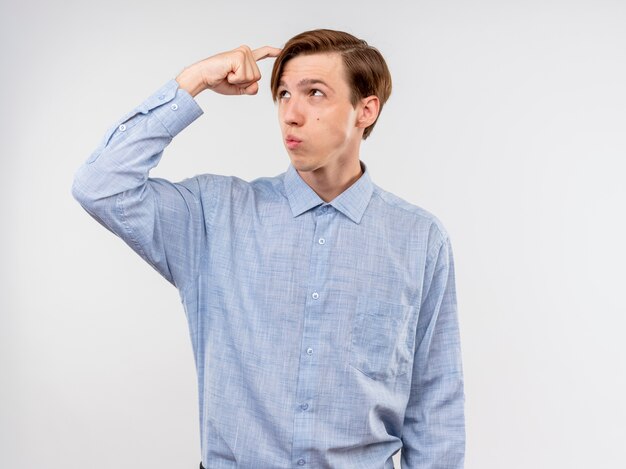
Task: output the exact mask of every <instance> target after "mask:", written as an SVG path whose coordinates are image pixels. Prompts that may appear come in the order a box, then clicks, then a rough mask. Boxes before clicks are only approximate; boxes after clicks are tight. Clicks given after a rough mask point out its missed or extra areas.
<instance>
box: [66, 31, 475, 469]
mask: <svg viewBox="0 0 626 469" xmlns="http://www.w3.org/2000/svg"><path fill="white" fill-rule="evenodd" d="M265 57H277V59H276V61H275V63H274V68H273V72H272V78H271V89H272V93H273V97H274V100H275V101H277V102H278V117H279V123H280V128H281V131H282V136H283V140H284V144H285V147H286V150H287V153H288V155H289V158H290V160H291V162H290V164H289V166H288V168H287V170H286V171H285V172H284V173H282V174H280V175H278V176H275V177H263V178H259V179H256V180H254V181H251V182H246V181H243V180H241V179H239V178H237V177H233V176H230V177H228V176H221V175H216V174H203V175H201V176H196V177H193V178H190V179H186V180H184V181H182V182H179V183H172V182H169V181H167V180H164V179H159V178H149V177H148V173H149V171H150V169H151V168H153V167H154V166H156V165H157V164H158V162H159V160H160V158H161V156H162V154H163V150H164V148H165V147H166V146H167V145H168V144H169V143H170V141H171V140H172V138H173V137H175V136H176V135H177V134H178V133H179V132H181V131H182V130H183V129H184V128H185V127H187V126H188V125H189V124H191V123H192V122H193V121H194V120H195V119H197V118H198V117H199V116H200V115H202V114H203V111H202V109H201V108H200V107H199V106H198V104H197V103H196V102H195V100H194V99H193V97H194V96H196V95H197V94H198V93H200V92H201V91H203V90H206V89H209V90H212V91H214V92H217V93H222V94H256V93H257V91H258V81H259V79H260V78H261V74H260V73H259V69H258V67H257V64H256V61H257V60H260V59H263V58H265ZM390 93H391V76H390V74H389V70H388V69H387V66H386V64H385V61H384V59H383V57H382V56H381V55H380V53H379V52H378V51H377V50H376V49H375V48H373V47H371V46H368V45H367V43H366V42H365V41H362V40H359V39H357V38H355V37H354V36H352V35H349V34H347V33H344V32H340V31H332V30H314V31H307V32H304V33H302V34H299V35H297V36H295V37H294V38H292V39H291V40H289V41H288V42H287V44H286V45H285V47H284V48H283V49H282V50H280V49H276V48H273V47H261V48H260V49H256V50H251V49H250V48H249V47H247V46H241V47H239V48H237V49H235V50H232V51H228V52H224V53H221V54H217V55H215V56H212V57H209V58H207V59H205V60H202V61H200V62H198V63H195V64H193V65H191V66H190V67H187V68H185V70H184V71H183V72H181V73H180V74H179V75H178V76H177V77H176V80H170V81H168V82H167V83H166V84H165V85H164V86H163V87H162V88H161V89H159V90H158V91H157V92H156V93H154V94H153V95H152V96H151V97H149V98H148V99H147V100H146V101H145V102H144V103H143V104H141V105H140V106H138V107H137V108H135V109H133V110H132V111H131V112H130V113H128V114H127V115H126V116H124V117H123V118H121V119H120V120H119V121H118V122H117V123H116V124H115V125H114V126H113V127H112V128H111V129H110V130H109V131H108V132H107V133H106V135H105V137H104V139H103V140H102V142H101V143H100V145H99V146H98V148H97V149H96V150H95V152H94V153H93V154H92V155H91V156H90V157H89V159H88V160H87V162H86V163H85V164H84V165H83V166H82V167H81V168H80V169H79V170H78V172H77V174H76V177H75V181H74V185H73V194H74V197H75V198H76V199H77V200H78V201H79V202H80V203H81V205H82V206H83V207H84V208H85V209H86V210H87V211H88V212H89V213H90V214H91V215H92V216H93V217H94V218H95V219H97V220H98V221H99V222H100V223H102V224H103V225H104V226H105V227H107V228H108V229H109V230H111V231H113V232H114V233H115V234H117V235H118V236H120V237H121V238H122V239H123V240H124V241H125V242H126V243H128V244H129V245H130V246H131V247H132V248H133V249H134V250H135V251H136V252H137V253H138V254H139V255H140V256H141V257H142V258H143V259H145V260H146V261H147V262H149V263H150V264H151V265H152V266H153V267H154V268H155V269H156V270H157V271H158V272H159V273H161V275H163V276H164V277H165V278H166V279H167V280H168V281H169V282H171V283H172V284H173V285H175V286H176V287H177V288H178V290H179V292H180V295H181V298H182V301H183V305H184V309H185V313H186V315H187V320H188V323H189V330H190V334H191V341H192V346H193V351H194V354H195V361H196V367H197V372H198V384H199V401H200V403H199V405H200V424H201V426H200V428H201V446H202V462H203V464H204V466H203V465H202V464H201V465H200V467H206V468H207V469H212V468H227V467H238V468H290V467H311V468H342V469H343V468H372V469H374V468H376V469H380V468H383V467H384V468H393V461H392V456H393V455H394V454H395V453H396V452H397V451H398V450H400V449H402V467H403V468H420V469H426V468H429V469H435V468H438V469H443V468H446V469H459V468H462V467H463V459H464V447H465V427H464V391H463V375H462V366H461V350H460V341H459V330H458V320H457V305H456V293H455V283H454V263H453V258H452V250H451V245H450V240H449V237H448V234H447V233H446V230H445V228H444V227H443V226H442V224H441V222H440V221H439V220H438V219H437V218H436V217H435V216H433V215H432V214H431V213H429V212H427V211H425V210H423V209H421V208H419V207H418V206H415V205H411V204H409V203H408V202H406V201H404V200H402V199H400V198H398V197H396V196H394V195H392V194H391V193H389V192H387V191H385V190H383V189H381V188H380V187H379V186H377V185H376V184H374V183H373V182H372V180H371V177H370V174H369V171H368V169H367V167H366V165H365V164H364V163H363V162H362V161H360V159H359V148H360V144H361V141H362V140H364V139H365V138H367V137H368V136H369V135H370V133H371V131H372V129H373V127H374V124H375V123H376V120H377V118H378V116H379V114H380V111H381V109H382V107H383V104H384V103H385V101H386V100H387V98H388V97H389V95H390ZM220 157H223V155H222V154H216V155H215V158H220Z"/></svg>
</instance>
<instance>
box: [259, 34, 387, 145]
mask: <svg viewBox="0 0 626 469" xmlns="http://www.w3.org/2000/svg"><path fill="white" fill-rule="evenodd" d="M332 52H338V53H339V54H341V58H342V59H343V64H344V68H345V69H346V74H347V76H346V80H347V82H348V86H349V87H350V89H351V93H350V103H351V104H352V106H353V107H356V105H357V103H358V102H359V100H360V99H362V98H366V97H367V96H372V95H375V96H377V97H378V99H379V102H380V108H379V113H378V116H380V112H381V111H382V109H383V105H384V104H385V102H386V101H387V99H389V95H391V73H389V69H388V68H387V64H386V62H385V59H384V58H383V56H382V54H381V53H380V52H379V51H378V49H376V48H375V47H372V46H370V45H368V44H367V42H365V41H364V40H363V39H358V38H356V37H354V36H353V35H352V34H348V33H346V32H343V31H334V30H332V29H314V30H311V31H305V32H303V33H300V34H298V35H296V36H294V37H292V38H291V39H289V41H287V43H286V44H285V47H283V49H282V51H281V53H280V55H279V56H278V57H277V58H276V60H275V61H274V68H273V69H272V79H271V82H270V87H271V91H272V99H273V100H274V102H276V100H277V99H278V83H279V80H280V77H281V75H282V73H283V69H284V67H285V64H286V63H287V62H288V61H289V60H290V59H293V58H294V57H296V56H298V55H301V54H304V55H309V54H318V53H332ZM378 116H377V117H376V120H375V121H374V123H373V124H372V125H370V126H369V127H367V128H366V129H365V130H364V132H363V140H365V139H366V138H367V137H368V136H369V134H370V133H372V129H373V128H374V125H375V124H376V122H377V121H378Z"/></svg>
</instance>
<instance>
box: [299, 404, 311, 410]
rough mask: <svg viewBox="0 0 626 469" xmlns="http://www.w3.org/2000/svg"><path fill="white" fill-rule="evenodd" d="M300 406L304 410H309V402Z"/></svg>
mask: <svg viewBox="0 0 626 469" xmlns="http://www.w3.org/2000/svg"><path fill="white" fill-rule="evenodd" d="M300 408H301V409H302V410H307V409H308V408H309V404H302V405H301V406H300Z"/></svg>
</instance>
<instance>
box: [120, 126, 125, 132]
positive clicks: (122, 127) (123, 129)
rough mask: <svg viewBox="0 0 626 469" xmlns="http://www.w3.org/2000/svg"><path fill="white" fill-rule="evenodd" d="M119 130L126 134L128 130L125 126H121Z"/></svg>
mask: <svg viewBox="0 0 626 469" xmlns="http://www.w3.org/2000/svg"><path fill="white" fill-rule="evenodd" d="M119 129H120V130H121V131H122V132H124V131H125V130H126V126H125V125H124V124H122V125H120V126H119Z"/></svg>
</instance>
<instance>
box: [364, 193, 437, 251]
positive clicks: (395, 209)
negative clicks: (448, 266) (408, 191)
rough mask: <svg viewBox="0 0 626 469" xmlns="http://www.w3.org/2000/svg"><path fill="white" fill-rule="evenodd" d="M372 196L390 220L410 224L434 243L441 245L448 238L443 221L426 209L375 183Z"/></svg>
mask: <svg viewBox="0 0 626 469" xmlns="http://www.w3.org/2000/svg"><path fill="white" fill-rule="evenodd" d="M372 197H373V198H376V200H377V201H378V203H379V204H380V205H381V206H383V207H384V210H385V212H386V213H387V214H388V216H389V217H390V218H391V219H392V220H396V221H402V224H405V225H407V224H408V225H410V226H412V227H413V229H414V230H416V231H417V232H421V233H424V232H427V233H428V235H429V236H428V238H429V239H430V240H431V242H433V243H434V244H439V245H441V244H442V243H443V242H444V241H447V240H448V238H449V234H448V230H447V229H446V227H445V225H444V223H443V222H442V221H441V219H440V218H439V217H438V216H437V215H435V214H434V213H433V212H431V211H429V210H428V209H426V208H424V207H422V206H420V205H417V204H414V203H411V202H409V201H407V200H406V199H403V198H402V197H399V196H398V195H396V194H393V193H391V192H389V191H387V190H385V189H383V188H381V187H380V186H378V185H376V184H374V192H373V194H372Z"/></svg>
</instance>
